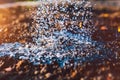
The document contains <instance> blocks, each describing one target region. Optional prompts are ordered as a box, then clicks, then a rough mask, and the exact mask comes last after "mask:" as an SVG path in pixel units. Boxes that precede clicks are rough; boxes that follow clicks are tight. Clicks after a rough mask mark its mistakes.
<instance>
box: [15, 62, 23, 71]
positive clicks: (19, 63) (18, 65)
mask: <svg viewBox="0 0 120 80" xmlns="http://www.w3.org/2000/svg"><path fill="white" fill-rule="evenodd" d="M23 62H24V60H21V61H19V62H18V63H17V64H16V70H18V69H19V67H20V66H21V65H22V64H23Z"/></svg>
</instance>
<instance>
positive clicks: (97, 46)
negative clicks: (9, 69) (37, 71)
mask: <svg viewBox="0 0 120 80" xmlns="http://www.w3.org/2000/svg"><path fill="white" fill-rule="evenodd" d="M45 2H48V3H49V4H45V3H44V2H43V3H41V5H40V6H39V7H38V9H37V12H36V15H34V22H35V26H31V27H30V29H31V31H34V32H31V36H32V37H33V42H31V43H30V42H29V43H28V42H26V43H25V44H21V43H18V42H15V43H3V44H2V45H0V56H5V55H9V56H12V57H16V58H18V59H27V60H29V61H30V62H32V63H33V64H35V65H36V64H50V63H52V62H55V61H57V62H58V63H59V64H60V65H61V66H64V65H73V64H78V63H79V64H81V63H83V62H87V61H89V62H90V61H93V60H95V59H104V58H107V57H108V56H107V54H106V53H108V54H111V53H110V52H111V51H110V50H105V49H104V48H105V46H104V43H102V42H97V41H93V40H92V39H91V35H92V33H93V32H94V31H95V27H94V26H93V23H92V7H93V4H91V3H90V2H89V1H85V0H83V1H77V0H76V1H72V0H64V1H61V2H57V1H56V0H53V2H51V0H46V1H45ZM101 52H102V54H101Z"/></svg>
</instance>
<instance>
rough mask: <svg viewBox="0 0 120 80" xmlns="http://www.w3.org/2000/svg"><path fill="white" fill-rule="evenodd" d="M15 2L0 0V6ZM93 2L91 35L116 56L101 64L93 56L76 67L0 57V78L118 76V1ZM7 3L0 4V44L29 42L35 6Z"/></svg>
mask: <svg viewBox="0 0 120 80" xmlns="http://www.w3.org/2000/svg"><path fill="white" fill-rule="evenodd" d="M15 2H16V0H4V1H0V3H1V4H0V7H1V5H2V6H4V5H6V4H7V5H8V3H11V4H12V5H11V4H10V5H11V6H13V5H14V3H15ZM17 2H18V1H17ZM118 2H119V3H118ZM96 3H97V4H96V5H95V10H94V12H93V14H94V17H93V24H94V26H95V27H96V29H97V30H96V31H95V32H94V33H93V34H92V39H93V40H95V41H98V42H103V43H107V44H106V45H107V46H106V48H108V50H110V49H111V48H112V50H114V51H116V53H115V54H117V56H118V57H117V58H118V60H116V59H115V60H111V57H112V55H109V57H110V60H106V61H105V62H104V64H103V65H102V64H98V65H96V64H97V63H98V62H100V61H99V60H96V61H95V60H94V61H93V63H91V64H90V63H87V62H86V64H84V65H83V66H79V65H78V66H77V67H76V68H75V67H73V66H72V67H70V68H68V67H63V68H59V66H58V64H57V63H54V64H51V65H42V64H41V65H38V66H33V65H32V64H31V63H29V62H28V61H26V60H18V59H14V58H11V57H1V58H0V80H21V78H22V80H28V79H32V80H43V79H47V80H52V79H54V78H55V80H56V79H58V80H62V79H67V80H73V79H74V80H90V79H91V80H93V79H94V80H120V77H119V74H120V68H119V67H120V60H119V56H120V50H119V49H120V8H119V6H120V1H117V2H116V1H115V2H112V1H110V2H107V1H106V2H101V3H98V2H96ZM32 4H33V3H31V4H30V5H32ZM106 4H107V5H106ZM108 4H109V5H110V6H108ZM10 5H9V7H8V6H7V8H6V7H2V8H0V44H4V43H11V42H13V43H14V42H20V43H26V42H31V41H32V39H31V34H30V32H29V30H30V29H29V28H30V27H31V26H32V25H33V24H34V23H33V22H34V21H33V20H34V19H33V16H34V15H35V14H34V13H33V12H35V11H36V6H34V7H31V6H29V5H28V4H27V6H24V7H23V6H20V4H17V5H19V6H13V7H10ZM37 5H38V3H37ZM103 5H104V6H103ZM116 35H117V36H116ZM112 41H113V42H112ZM111 42H112V43H111ZM113 47H114V48H113ZM103 52H104V51H103ZM108 52H109V51H108ZM101 53H102V52H101ZM103 61H104V60H103ZM19 78H20V79H19Z"/></svg>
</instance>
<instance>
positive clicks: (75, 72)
mask: <svg viewBox="0 0 120 80" xmlns="http://www.w3.org/2000/svg"><path fill="white" fill-rule="evenodd" d="M76 74H77V70H75V71H74V72H72V75H71V78H74V77H75V76H76Z"/></svg>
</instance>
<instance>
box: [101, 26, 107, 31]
mask: <svg viewBox="0 0 120 80" xmlns="http://www.w3.org/2000/svg"><path fill="white" fill-rule="evenodd" d="M107 29H108V28H107V27H106V26H101V28H100V30H107Z"/></svg>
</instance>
